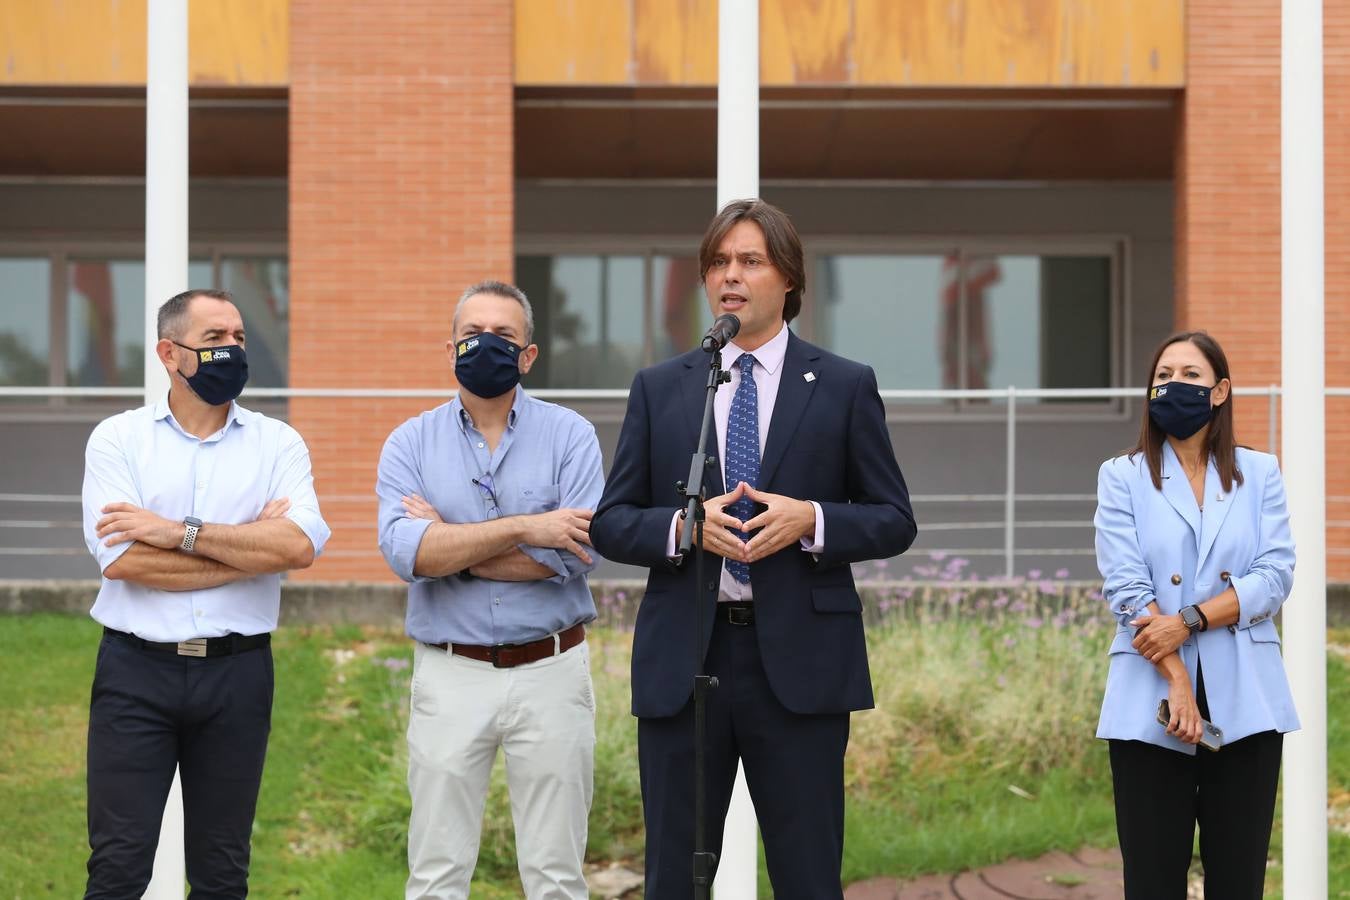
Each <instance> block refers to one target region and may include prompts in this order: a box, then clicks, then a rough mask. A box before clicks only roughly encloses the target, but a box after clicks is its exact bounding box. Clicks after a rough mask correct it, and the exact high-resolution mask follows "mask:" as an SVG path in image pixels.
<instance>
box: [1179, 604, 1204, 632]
mask: <svg viewBox="0 0 1350 900" xmlns="http://www.w3.org/2000/svg"><path fill="white" fill-rule="evenodd" d="M1181 621H1182V622H1185V623H1186V627H1187V628H1194V627H1195V626H1197V625H1199V624H1200V613H1199V612H1198V611H1197V610H1196V608H1195V607H1194V606H1187V607H1184V608H1183V609H1182V610H1181Z"/></svg>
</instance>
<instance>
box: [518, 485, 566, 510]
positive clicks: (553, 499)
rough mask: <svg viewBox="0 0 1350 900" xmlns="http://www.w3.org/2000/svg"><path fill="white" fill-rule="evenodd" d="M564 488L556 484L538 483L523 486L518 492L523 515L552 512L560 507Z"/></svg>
mask: <svg viewBox="0 0 1350 900" xmlns="http://www.w3.org/2000/svg"><path fill="white" fill-rule="evenodd" d="M561 496H562V489H561V487H560V486H559V485H556V484H538V485H527V486H525V487H522V488H521V489H520V490H519V492H517V494H516V503H517V505H519V507H520V513H521V515H531V514H534V513H543V512H550V511H552V510H555V509H557V508H558V502H559V499H560V498H561Z"/></svg>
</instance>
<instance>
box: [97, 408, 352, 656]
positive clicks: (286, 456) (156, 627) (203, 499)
mask: <svg viewBox="0 0 1350 900" xmlns="http://www.w3.org/2000/svg"><path fill="white" fill-rule="evenodd" d="M282 497H285V498H288V499H289V500H290V502H291V506H290V511H289V512H287V513H286V518H288V519H290V520H291V521H292V522H294V523H295V524H296V525H298V526H300V530H301V531H303V532H304V533H305V535H306V536H307V537H308V538H309V540H310V542H311V543H312V544H313V545H314V554H315V555H316V556H317V555H318V554H319V553H321V552H322V551H323V546H324V544H325V543H326V542H327V541H328V536H329V534H330V531H329V528H328V526H327V524H325V523H324V521H323V517H322V516H321V515H320V514H319V500H318V498H317V497H316V496H315V494H314V479H313V477H312V476H311V474H310V464H309V449H308V448H307V447H306V446H305V442H304V440H303V439H302V438H301V437H300V435H299V434H298V433H297V432H296V430H295V429H294V428H292V427H290V426H289V425H287V424H286V423H285V422H280V421H278V420H276V419H271V418H268V417H267V416H264V415H262V414H261V413H257V412H253V411H251V410H247V409H244V408H243V407H241V406H239V405H238V404H236V403H231V404H230V411H229V416H228V418H227V419H226V420H225V427H223V428H222V429H221V430H220V431H218V432H216V433H215V434H213V435H211V436H210V437H208V438H206V439H205V440H201V439H199V438H197V437H196V436H194V435H192V434H189V433H187V432H186V431H184V430H183V428H182V426H180V425H179V424H178V422H177V420H175V419H174V417H173V414H172V413H171V412H170V411H169V403H168V399H167V397H166V398H165V399H162V400H160V401H159V402H158V403H155V404H154V405H153V406H143V407H141V408H140V409H133V410H129V411H127V412H124V413H120V414H118V415H116V416H112V417H111V418H108V419H105V420H103V421H102V422H100V423H99V424H98V427H96V428H95V429H94V432H93V434H91V435H90V436H89V444H88V447H87V449H86V450H85V469H84V491H83V501H84V540H85V543H86V544H87V545H88V547H89V552H90V553H92V554H93V555H94V558H95V559H96V560H98V565H99V569H101V570H103V569H107V568H108V566H110V565H112V563H113V562H114V561H116V560H117V559H118V558H119V557H120V556H121V555H122V554H123V553H125V552H126V551H127V550H128V549H130V547H131V545H132V543H133V542H131V541H127V542H126V543H122V544H117V545H116V546H112V547H109V546H107V545H105V544H104V543H103V539H101V538H99V537H98V535H97V534H96V530H97V529H96V526H97V523H98V520H99V519H101V518H102V517H103V512H102V509H103V507H104V506H106V505H107V504H109V503H118V502H122V503H131V504H134V505H135V506H139V507H141V508H143V509H147V510H149V511H151V512H153V513H155V514H157V515H160V516H163V517H164V518H166V519H172V520H174V521H181V520H182V519H183V517H184V516H196V517H197V518H199V519H201V520H202V521H203V522H204V523H206V527H209V526H210V523H213V522H214V523H218V524H223V525H243V524H246V523H248V522H253V521H255V520H256V519H257V518H258V514H259V513H261V512H262V508H263V506H264V505H265V504H266V503H268V502H269V501H271V500H276V499H279V498H282ZM280 605H281V576H280V575H258V576H256V577H253V578H246V579H243V580H240V581H236V582H234V583H232V584H226V585H221V586H220V587H214V588H209V589H207V590H201V591H163V590H159V589H157V588H150V587H143V586H141V585H139V584H134V583H132V582H130V581H112V580H109V579H107V578H104V579H103V584H102V586H101V587H100V588H99V592H98V598H97V599H96V600H95V601H94V607H93V609H92V610H91V611H90V614H91V615H92V616H93V617H94V619H95V620H96V621H98V622H99V623H101V624H103V625H106V626H107V627H109V628H115V629H117V630H118V631H126V632H130V633H132V634H135V635H137V636H138V637H141V638H143V639H145V640H148V641H184V640H189V639H191V638H199V637H219V636H221V635H225V634H229V633H231V632H234V633H236V634H245V635H250V634H261V633H263V632H267V631H272V630H273V629H274V628H276V625H277V612H278V609H279V607H280Z"/></svg>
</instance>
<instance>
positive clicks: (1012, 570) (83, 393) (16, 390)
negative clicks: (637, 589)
mask: <svg viewBox="0 0 1350 900" xmlns="http://www.w3.org/2000/svg"><path fill="white" fill-rule="evenodd" d="M451 392H452V389H450V388H444V387H442V388H249V389H247V390H245V391H244V395H243V397H244V399H245V400H248V399H293V398H311V397H320V398H329V399H344V398H346V399H369V398H391V399H397V398H409V399H412V398H444V397H446V396H448V395H449V394H450V393H451ZM1233 393H1234V394H1236V395H1238V396H1247V397H1265V398H1267V405H1268V413H1269V414H1268V428H1269V434H1268V439H1269V442H1268V443H1267V446H1268V447H1274V446H1275V445H1276V444H1275V441H1276V438H1277V436H1278V424H1279V396H1280V388H1279V386H1278V385H1274V384H1272V385H1268V386H1266V387H1257V388H1250V387H1249V388H1236V389H1234V392H1233ZM530 394H531V396H534V397H539V398H540V399H543V400H552V401H558V402H593V401H626V400H627V399H628V391H627V390H624V389H608V388H593V389H555V388H546V389H541V390H531V391H530ZM1326 395H1327V396H1328V397H1350V387H1328V388H1326ZM881 397H882V399H883V400H885V401H888V402H891V403H898V402H904V401H931V400H939V401H943V400H951V401H955V400H989V401H1004V406H1003V415H1004V418H1005V428H1004V489H1003V491H1002V492H999V493H971V494H915V495H913V497H912V498H911V499H912V500H913V501H914V502H915V503H919V504H927V503H943V504H952V503H959V504H966V503H1001V504H1002V505H1003V518H1002V519H1001V520H999V521H992V520H982V521H973V522H960V521H954V522H936V523H931V522H930V523H925V524H924V526H923V531H925V532H939V533H944V532H945V533H952V532H956V533H960V532H978V531H990V530H995V529H1002V531H1003V544H1002V547H1001V548H992V547H942V548H931V549H930V550H929V552H933V553H944V554H947V555H949V556H968V557H997V556H1001V557H1002V558H1003V569H1004V577H1006V578H1012V577H1014V575H1015V574H1016V572H1017V559H1018V557H1037V558H1042V557H1065V556H1091V555H1092V554H1093V552H1094V551H1093V550H1092V548H1091V547H1090V546H1083V547H1020V548H1019V547H1018V545H1017V529H1019V528H1031V529H1049V528H1076V527H1081V528H1090V527H1091V526H1092V522H1091V520H1090V519H1068V518H1052V519H1039V520H1024V521H1021V522H1019V521H1018V520H1017V505H1018V504H1019V503H1038V504H1041V503H1088V502H1092V501H1094V500H1096V495H1095V494H1088V493H1077V494H1073V493H1061V494H1050V493H1047V494H1035V493H1018V491H1017V465H1016V460H1017V432H1018V422H1017V412H1018V403H1019V401H1023V400H1116V399H1134V400H1142V397H1141V392H1140V390H1139V389H1138V388H1016V387H1008V388H1003V389H954V390H883V391H881ZM6 398H9V399H35V398H69V399H134V400H137V401H140V400H142V398H143V389H142V388H140V387H10V386H0V400H3V399H6ZM991 409H995V408H993V407H991ZM987 411H988V410H986V412H987ZM20 498H22V500H20ZM1328 499H1332V498H1328ZM7 500H8V501H9V502H72V503H78V502H79V497H78V496H71V495H47V494H0V503H3V502H5V501H7ZM17 521H18V520H5V519H0V529H4V528H6V527H18V526H17V525H16V524H14V523H15V522H17ZM61 524H68V523H61ZM25 527H38V526H33V524H32V522H31V521H30V522H28V525H27V526H25ZM41 527H59V526H58V525H57V523H55V522H49V523H48V524H46V525H44V526H41ZM1341 550H1342V548H1336V549H1333V550H1332V551H1330V552H1332V553H1341ZM78 552H83V551H82V550H67V549H65V548H11V547H0V556H18V555H25V554H27V555H43V556H50V555H71V554H74V553H78ZM1341 555H1350V549H1346V550H1344V552H1343V553H1341Z"/></svg>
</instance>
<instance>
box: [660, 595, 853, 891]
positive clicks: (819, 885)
mask: <svg viewBox="0 0 1350 900" xmlns="http://www.w3.org/2000/svg"><path fill="white" fill-rule="evenodd" d="M690 652H692V648H691V651H690ZM706 668H707V672H708V674H710V675H716V676H717V678H718V680H719V686H718V687H717V688H716V689H715V690H713V691H712V692H710V694H709V695H708V703H707V743H706V746H707V757H706V766H707V768H706V770H705V771H706V772H707V781H706V793H705V797H706V798H707V806H706V809H707V832H706V834H707V844H706V846H707V848H708V849H709V850H711V851H713V852H714V853H717V854H719V855H720V854H721V848H722V825H723V821H724V820H725V818H726V813H727V806H728V805H729V804H730V801H731V791H732V787H733V786H734V784H735V780H736V762H737V759H740V760H741V761H742V762H743V763H744V765H745V779H746V784H747V786H748V787H749V789H750V796H751V798H752V799H753V800H754V803H755V813H756V815H757V817H758V819H759V824H760V834H761V836H762V838H763V840H764V855H765V861H766V862H767V864H768V869H769V880H770V881H771V882H772V883H773V893H774V896H775V897H777V898H778V900H797V898H800V900H830V898H835V900H841V898H842V897H843V889H842V887H841V885H840V880H839V878H840V867H841V864H842V862H843V853H844V751H845V750H846V749H847V747H848V728H849V717H848V713H838V714H831V715H799V714H797V713H793V712H790V711H789V710H787V709H786V708H784V707H783V705H782V704H781V703H779V702H778V698H777V697H775V696H774V694H773V691H772V689H771V688H770V687H769V683H768V679H767V678H766V677H765V675H764V666H763V664H762V662H761V661H760V654H759V643H758V638H757V635H756V634H755V626H754V625H732V624H730V623H728V622H727V621H726V620H725V618H723V617H722V616H718V617H717V618H716V619H715V624H714V625H713V626H712V641H711V645H710V646H709V649H708V658H707V666H706ZM693 723H694V711H693V700H692V699H691V700H690V701H689V703H688V704H686V706H685V708H684V709H683V710H682V711H681V712H680V713H679V714H678V715H675V716H672V717H670V718H664V719H651V718H644V719H639V720H638V763H639V766H640V768H641V776H642V812H643V818H644V820H645V822H646V827H647V855H646V894H645V896H646V898H647V900H687V898H688V897H689V896H690V895H691V894H692V892H693V883H694V882H693V852H694V800H693V798H694V790H693V788H694V724H693Z"/></svg>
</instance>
